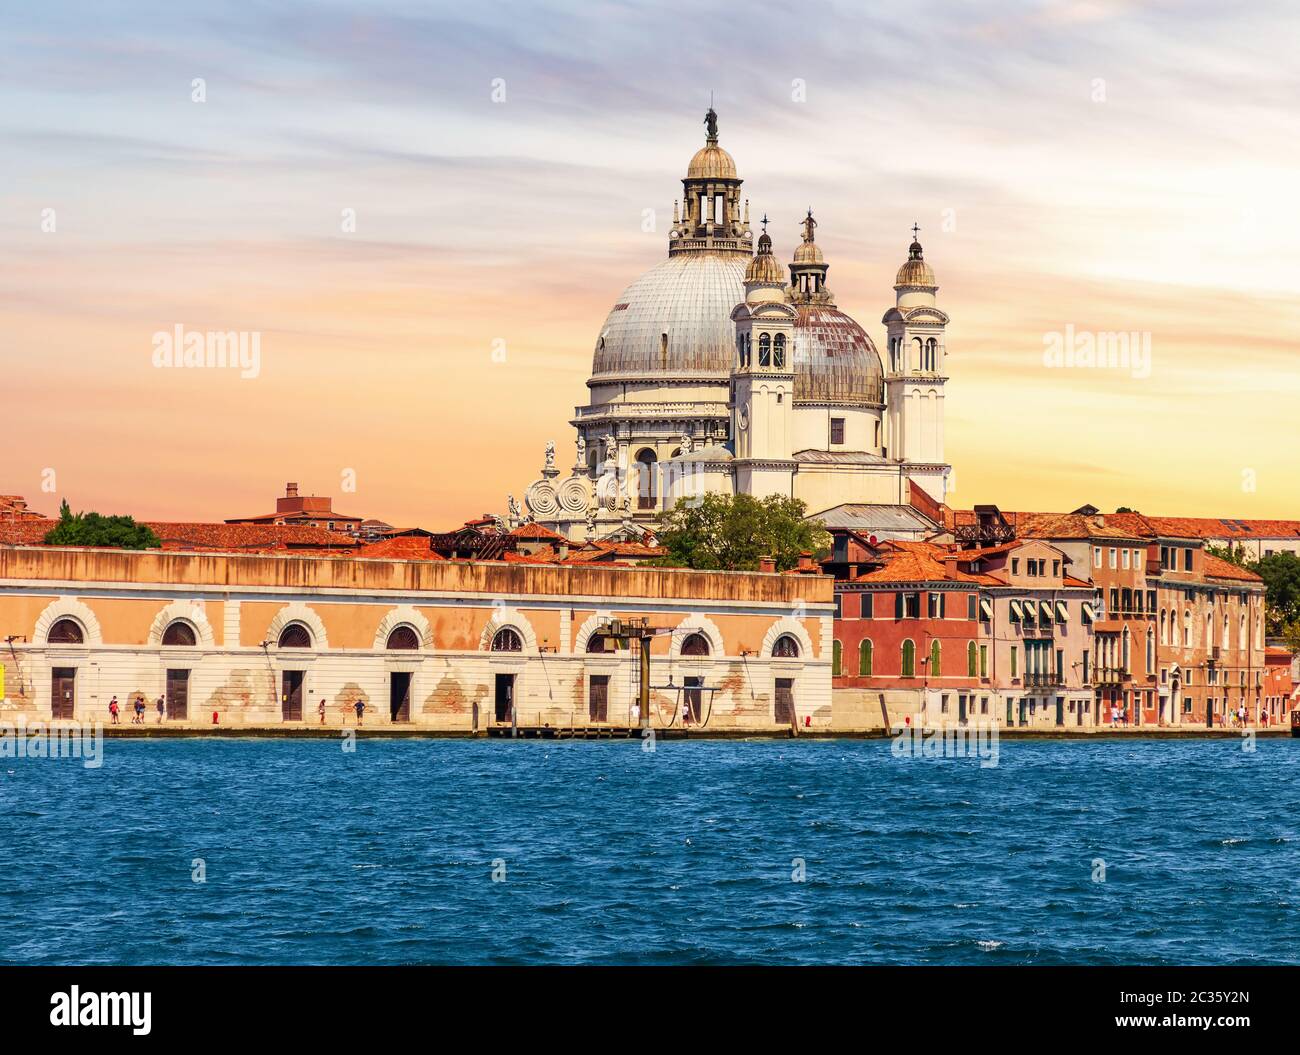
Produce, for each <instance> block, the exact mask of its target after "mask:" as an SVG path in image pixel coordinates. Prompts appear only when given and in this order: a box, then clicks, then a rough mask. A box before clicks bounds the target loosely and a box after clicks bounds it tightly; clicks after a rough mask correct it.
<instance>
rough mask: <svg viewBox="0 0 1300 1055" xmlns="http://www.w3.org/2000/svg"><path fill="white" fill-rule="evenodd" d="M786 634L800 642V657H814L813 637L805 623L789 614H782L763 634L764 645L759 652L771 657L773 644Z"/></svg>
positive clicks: (764, 656)
mask: <svg viewBox="0 0 1300 1055" xmlns="http://www.w3.org/2000/svg"><path fill="white" fill-rule="evenodd" d="M784 634H789V635H790V636H791V637H793V638H794V639H795V640H796V641H798V642H799V658H800V659H813V658H814V656H815V653H814V651H813V643H812V638H811V637H810V636H809V634H808V631H807V630H805V629H804V626H803V623H801V622H799V620H798V619H795V618H793V617H791V616H788V615H786V616H782V617H781V618H780V619H778V620H777V621H776V622H775V623H773V624H772V625H771V626H770V627H768V628H767V633H766V634H764V635H763V647H762V648H760V649H759V650H758V654H759V655H760V656H762V657H763V658H764V659H771V658H772V646H774V645H775V644H776V641H777V638H779V637H781V636H782V635H784Z"/></svg>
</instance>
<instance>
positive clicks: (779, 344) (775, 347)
mask: <svg viewBox="0 0 1300 1055" xmlns="http://www.w3.org/2000/svg"><path fill="white" fill-rule="evenodd" d="M772 365H773V366H774V367H776V369H778V370H784V369H785V334H783V333H778V334H777V335H776V339H775V340H774V341H773V342H772Z"/></svg>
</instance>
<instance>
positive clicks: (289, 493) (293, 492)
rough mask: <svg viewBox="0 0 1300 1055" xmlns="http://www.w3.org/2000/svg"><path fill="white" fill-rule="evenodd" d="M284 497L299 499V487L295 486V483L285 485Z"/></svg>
mask: <svg viewBox="0 0 1300 1055" xmlns="http://www.w3.org/2000/svg"><path fill="white" fill-rule="evenodd" d="M284 497H285V498H297V497H298V485H297V484H295V483H287V484H285V485H284Z"/></svg>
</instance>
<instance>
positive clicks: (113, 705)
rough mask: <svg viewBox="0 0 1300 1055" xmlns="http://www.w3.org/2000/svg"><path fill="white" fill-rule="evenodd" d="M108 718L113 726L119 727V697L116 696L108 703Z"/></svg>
mask: <svg viewBox="0 0 1300 1055" xmlns="http://www.w3.org/2000/svg"><path fill="white" fill-rule="evenodd" d="M108 716H109V720H110V721H111V722H112V724H113V725H117V724H118V721H117V697H116V696H114V697H113V698H112V699H111V700H109V701H108Z"/></svg>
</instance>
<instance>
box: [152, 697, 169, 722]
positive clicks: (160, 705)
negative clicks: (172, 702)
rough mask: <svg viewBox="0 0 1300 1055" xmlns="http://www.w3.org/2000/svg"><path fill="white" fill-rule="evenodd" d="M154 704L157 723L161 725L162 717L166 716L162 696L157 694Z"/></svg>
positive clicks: (165, 705)
mask: <svg viewBox="0 0 1300 1055" xmlns="http://www.w3.org/2000/svg"><path fill="white" fill-rule="evenodd" d="M154 706H155V707H156V708H158V724H159V725H162V723H163V719H164V718H165V717H166V716H167V704H166V703H165V702H164V701H163V698H162V697H161V696H159V697H158V702H157V703H155V704H154Z"/></svg>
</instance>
